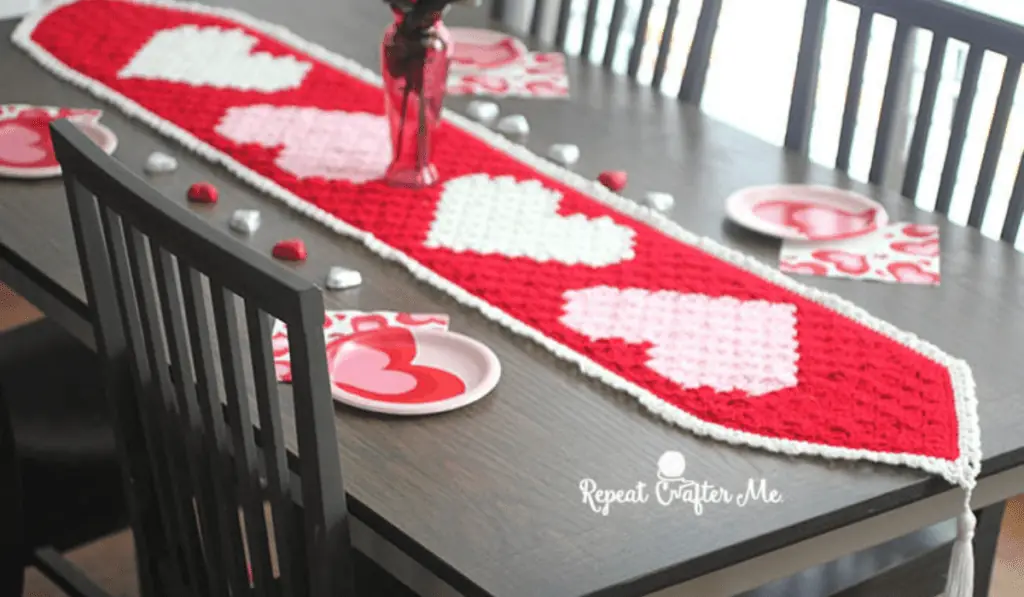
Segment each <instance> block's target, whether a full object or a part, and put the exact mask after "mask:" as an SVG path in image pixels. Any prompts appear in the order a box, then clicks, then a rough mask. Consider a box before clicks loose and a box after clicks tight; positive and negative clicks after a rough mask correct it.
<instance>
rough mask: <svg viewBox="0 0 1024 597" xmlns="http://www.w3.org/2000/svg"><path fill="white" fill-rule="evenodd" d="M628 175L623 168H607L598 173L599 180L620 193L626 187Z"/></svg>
mask: <svg viewBox="0 0 1024 597" xmlns="http://www.w3.org/2000/svg"><path fill="white" fill-rule="evenodd" d="M628 177H629V176H628V175H627V174H626V173H625V172H623V171H622V170H605V171H604V172H602V173H600V174H598V175H597V181H598V182H599V183H601V184H603V185H604V186H606V187H608V188H609V189H611V190H613V191H615V192H616V193H618V192H619V191H621V190H622V189H624V188H626V180H627V179H628Z"/></svg>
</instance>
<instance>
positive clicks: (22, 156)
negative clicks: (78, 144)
mask: <svg viewBox="0 0 1024 597" xmlns="http://www.w3.org/2000/svg"><path fill="white" fill-rule="evenodd" d="M102 115H103V112H102V111H100V110H78V109H70V108H52V107H45V106H28V105H23V104H7V105H0V176H6V177H9V178H51V177H54V176H60V164H58V163H57V157H56V156H55V155H54V153H53V144H52V143H51V142H50V123H51V122H53V121H54V120H59V119H61V118H67V119H69V120H71V121H72V122H74V123H75V124H76V125H77V126H78V128H79V129H81V130H82V132H83V133H85V134H86V136H88V137H89V138H90V139H92V140H93V142H95V143H96V144H97V145H99V146H100V147H101V148H102V149H103V151H105V152H107V153H114V150H115V149H117V136H116V135H115V134H114V132H113V131H111V130H110V129H108V128H107V127H105V126H103V125H102V124H100V122H99V119H100V116H102Z"/></svg>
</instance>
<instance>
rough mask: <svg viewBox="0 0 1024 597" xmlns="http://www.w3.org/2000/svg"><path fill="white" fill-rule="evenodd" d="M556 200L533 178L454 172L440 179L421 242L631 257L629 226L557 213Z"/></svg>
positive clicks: (554, 256)
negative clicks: (453, 176)
mask: <svg viewBox="0 0 1024 597" xmlns="http://www.w3.org/2000/svg"><path fill="white" fill-rule="evenodd" d="M561 200H562V194H561V193H559V192H558V191H553V190H551V189H549V188H547V187H545V186H544V185H543V184H541V182H540V181H537V180H523V181H517V180H515V179H514V178H512V177H511V176H499V177H497V178H491V177H490V176H488V175H486V174H471V175H469V176H463V177H460V178H456V179H454V180H451V181H449V182H448V183H446V184H445V185H444V190H443V191H442V193H441V199H440V201H439V202H438V204H437V211H436V212H435V216H434V221H433V223H432V224H431V226H430V231H429V232H428V234H427V239H426V242H425V243H424V246H426V247H429V248H432V249H451V250H452V251H455V252H457V253H462V252H473V253H480V254H483V255H495V254H498V255H504V256H506V257H524V258H528V259H533V260H534V261H540V262H548V261H558V262H560V263H564V264H567V265H576V264H584V265H589V266H592V267H604V266H608V265H613V264H616V263H621V262H623V261H628V260H630V259H633V257H634V252H633V237H634V236H635V235H636V232H635V231H634V230H633V229H632V228H629V227H628V226H623V225H621V224H617V223H615V222H614V221H613V220H612V219H611V218H610V217H608V216H602V217H599V218H588V217H587V216H584V215H583V214H572V215H562V214H559V213H558V208H559V203H560V202H561Z"/></svg>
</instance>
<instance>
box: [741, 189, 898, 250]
mask: <svg viewBox="0 0 1024 597" xmlns="http://www.w3.org/2000/svg"><path fill="white" fill-rule="evenodd" d="M725 212H726V215H727V216H728V217H729V218H730V219H731V220H732V221H733V222H735V223H737V224H739V225H740V226H743V227H744V228H749V229H751V230H754V231H756V232H760V233H762V234H766V235H768V236H774V237H777V238H783V239H789V240H807V241H825V240H840V239H844V238H853V237H857V236H862V235H864V234H869V233H871V232H874V231H875V230H878V229H879V228H881V227H882V226H885V225H886V224H888V222H889V215H888V214H887V213H886V211H885V208H884V207H882V206H881V204H879V203H877V202H876V201H872V200H871V199H868V198H867V197H865V196H863V195H860V194H857V193H854V192H852V191H844V190H842V189H835V188H832V187H826V186H816V185H767V186H758V187H748V188H745V189H741V190H739V191H737V192H735V193H733V194H732V195H730V196H729V198H728V199H726V201H725Z"/></svg>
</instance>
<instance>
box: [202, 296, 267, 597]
mask: <svg viewBox="0 0 1024 597" xmlns="http://www.w3.org/2000/svg"><path fill="white" fill-rule="evenodd" d="M210 296H211V297H212V300H213V319H214V323H215V325H216V330H217V339H218V343H217V349H218V352H219V353H220V366H221V372H222V373H223V376H224V380H223V381H224V394H225V396H226V398H227V415H228V417H229V418H228V427H229V428H231V430H232V432H231V436H232V438H233V439H234V443H233V446H232V447H233V448H234V456H235V471H236V472H235V474H236V475H237V476H238V479H239V483H238V485H237V486H236V491H237V492H238V494H239V498H240V501H241V502H242V504H241V505H242V508H241V515H242V520H243V523H244V524H243V530H244V533H245V537H246V544H247V545H248V547H249V550H248V551H249V557H250V559H251V561H252V574H253V582H254V584H255V586H256V595H259V596H260V597H263V596H265V595H267V584H268V579H267V577H266V575H267V574H269V573H270V554H269V552H268V544H267V525H266V519H265V517H264V514H263V499H262V495H261V491H260V476H259V459H258V456H257V455H256V441H255V438H254V435H253V428H252V419H251V417H250V415H249V400H248V392H247V389H246V386H245V380H244V372H243V364H242V355H241V353H240V352H239V347H238V345H237V344H236V342H237V339H238V338H239V330H238V312H237V311H236V308H235V295H234V294H233V293H232V292H231V291H229V290H227V289H226V288H224V287H222V286H220V285H218V284H216V283H214V282H211V284H210Z"/></svg>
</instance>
